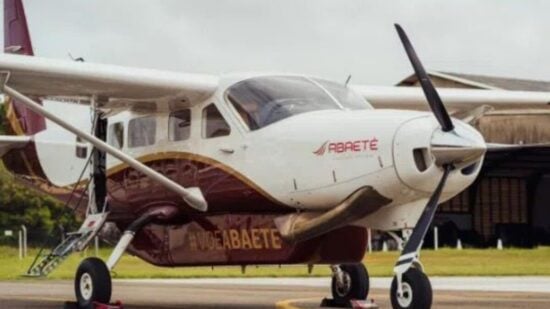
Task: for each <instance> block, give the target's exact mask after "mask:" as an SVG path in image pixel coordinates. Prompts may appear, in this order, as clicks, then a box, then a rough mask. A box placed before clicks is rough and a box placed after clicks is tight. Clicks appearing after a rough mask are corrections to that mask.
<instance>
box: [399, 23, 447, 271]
mask: <svg viewBox="0 0 550 309" xmlns="http://www.w3.org/2000/svg"><path fill="white" fill-rule="evenodd" d="M395 29H396V30H397V33H398V34H399V38H400V39H401V42H402V43H403V47H404V48H405V51H406V52H407V56H408V57H409V60H410V62H411V64H412V66H413V68H414V72H415V74H416V76H417V78H418V80H419V81H420V84H421V85H422V90H423V91H424V94H425V96H426V99H427V101H428V104H429V105H430V109H431V110H432V112H433V113H434V115H435V117H436V119H437V121H438V122H439V124H440V125H441V131H443V135H445V133H446V132H450V131H453V130H454V125H453V123H452V121H451V117H450V116H449V113H448V112H447V110H446V109H445V106H444V105H443V102H442V101H441V98H440V97H439V94H438V93H437V90H436V89H435V87H434V86H433V84H432V82H431V80H430V77H429V76H428V74H426V71H425V70H424V67H423V66H422V63H421V62H420V59H419V58H418V56H417V55H416V52H415V51H414V48H413V46H412V44H411V42H410V41H409V38H408V37H407V34H406V33H405V31H404V30H403V28H401V26H399V25H398V24H395ZM454 162H456V160H455V158H452V159H451V160H445V161H443V162H441V164H440V166H441V168H442V169H443V175H442V177H441V180H440V181H439V183H438V185H437V187H436V189H435V191H434V192H433V193H432V196H431V197H430V199H429V200H428V203H427V204H426V206H425V208H424V211H423V212H422V215H421V216H420V218H419V219H418V222H417V223H416V225H415V227H414V229H413V232H412V234H411V236H410V238H409V240H408V241H407V243H406V245H405V247H404V248H403V251H402V252H401V255H400V257H399V259H398V260H397V263H396V264H395V267H394V272H395V273H396V274H398V276H400V275H401V274H403V273H405V272H406V271H407V270H408V269H409V268H410V267H411V265H412V264H413V262H414V261H416V260H417V254H418V250H419V249H420V246H421V243H422V240H423V239H424V237H425V236H426V233H427V232H428V228H429V227H430V225H431V223H432V221H433V218H434V215H435V212H436V210H437V206H438V204H439V199H440V197H441V193H442V192H443V188H444V187H445V183H446V182H447V178H448V176H449V173H450V172H451V170H453V168H454V165H453V163H454ZM399 280H400V279H399Z"/></svg>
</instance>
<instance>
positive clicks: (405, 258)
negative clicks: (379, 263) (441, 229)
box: [394, 165, 453, 274]
mask: <svg viewBox="0 0 550 309" xmlns="http://www.w3.org/2000/svg"><path fill="white" fill-rule="evenodd" d="M452 169H453V168H452V166H451V165H445V166H444V167H443V176H442V177H441V180H440V181H439V184H438V185H437V188H436V189H435V191H434V193H432V196H430V199H429V200H428V203H427V204H426V207H425V208H424V211H423V212H422V215H421V216H420V219H418V222H417V223H416V225H415V226H414V229H413V232H412V234H411V237H410V238H409V240H408V241H407V243H406V244H405V247H404V248H403V251H401V255H400V256H399V259H398V260H397V263H396V264H395V267H394V272H395V273H398V274H402V273H405V272H406V271H407V270H408V269H409V267H410V266H411V265H412V263H413V262H414V261H415V260H416V258H417V253H418V249H419V248H420V244H421V243H422V239H424V237H425V236H426V233H427V232H428V228H429V227H430V224H431V223H432V220H433V218H434V215H435V211H436V210H437V205H438V204H439V198H440V197H441V192H443V187H444V186H445V183H446V182H447V177H448V176H449V173H450V172H451V170H452Z"/></svg>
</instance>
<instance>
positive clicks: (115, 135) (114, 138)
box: [108, 122, 124, 149]
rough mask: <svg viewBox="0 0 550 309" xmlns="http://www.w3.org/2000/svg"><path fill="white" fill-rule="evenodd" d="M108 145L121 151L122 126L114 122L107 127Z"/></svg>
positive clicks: (120, 123) (122, 141) (122, 142)
mask: <svg viewBox="0 0 550 309" xmlns="http://www.w3.org/2000/svg"><path fill="white" fill-rule="evenodd" d="M108 140H109V145H111V146H113V147H115V148H117V149H121V148H122V146H124V124H123V123H122V122H116V123H113V124H111V125H110V126H109V136H108Z"/></svg>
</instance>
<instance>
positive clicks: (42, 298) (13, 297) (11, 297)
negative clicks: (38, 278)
mask: <svg viewBox="0 0 550 309" xmlns="http://www.w3.org/2000/svg"><path fill="white" fill-rule="evenodd" d="M0 300H20V301H25V300H37V301H49V302H53V301H55V302H58V301H59V302H65V301H67V300H66V299H61V298H58V297H48V296H32V295H7V296H0Z"/></svg>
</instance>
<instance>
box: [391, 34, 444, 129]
mask: <svg viewBox="0 0 550 309" xmlns="http://www.w3.org/2000/svg"><path fill="white" fill-rule="evenodd" d="M395 29H396V30H397V34H399V38H400V39H401V43H403V47H404V48H405V51H406V52H407V56H408V57H409V60H410V61H411V64H412V66H413V68H414V72H415V74H416V77H417V78H418V80H419V81H420V85H421V86H422V90H423V91H424V95H425V96H426V99H427V100H428V104H429V105H430V109H431V110H432V112H433V113H434V115H435V118H437V121H438V122H439V124H440V125H441V129H442V130H443V132H449V131H452V130H453V129H454V125H453V122H452V121H451V117H449V113H448V112H447V109H445V106H444V105H443V102H442V101H441V98H440V97H439V94H438V93H437V91H436V90H435V87H434V85H433V84H432V81H431V80H430V77H429V76H428V74H427V73H426V70H424V67H423V66H422V63H421V62H420V59H418V56H417V55H416V52H415V51H414V48H413V46H412V44H411V42H410V41H409V38H408V37H407V34H406V33H405V31H404V30H403V28H401V26H400V25H398V24H395Z"/></svg>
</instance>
